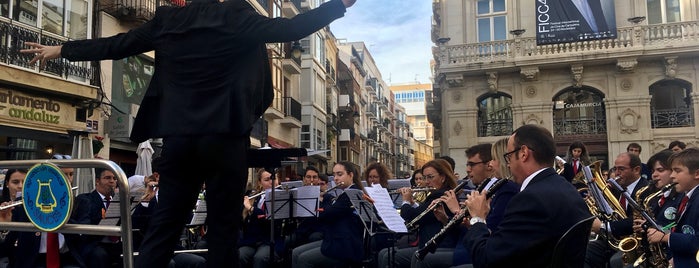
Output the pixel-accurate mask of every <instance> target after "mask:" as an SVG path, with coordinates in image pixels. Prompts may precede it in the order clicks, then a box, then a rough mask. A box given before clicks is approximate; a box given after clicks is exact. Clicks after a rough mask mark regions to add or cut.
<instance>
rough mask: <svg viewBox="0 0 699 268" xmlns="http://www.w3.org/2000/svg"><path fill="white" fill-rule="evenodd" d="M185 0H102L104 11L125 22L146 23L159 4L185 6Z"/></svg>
mask: <svg viewBox="0 0 699 268" xmlns="http://www.w3.org/2000/svg"><path fill="white" fill-rule="evenodd" d="M184 5H185V1H184V0H101V1H100V6H101V7H102V11H104V12H107V13H108V14H110V15H112V16H114V17H116V18H117V19H119V20H121V21H125V22H132V23H145V22H146V21H149V20H150V19H152V18H153V16H155V9H156V8H157V7H159V6H184Z"/></svg>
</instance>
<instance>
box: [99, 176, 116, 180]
mask: <svg viewBox="0 0 699 268" xmlns="http://www.w3.org/2000/svg"><path fill="white" fill-rule="evenodd" d="M101 179H103V180H116V178H115V177H114V176H104V177H102V178H101Z"/></svg>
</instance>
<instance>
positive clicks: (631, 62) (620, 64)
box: [616, 58, 638, 73]
mask: <svg viewBox="0 0 699 268" xmlns="http://www.w3.org/2000/svg"><path fill="white" fill-rule="evenodd" d="M636 65H638V61H637V60H636V58H630V59H618V60H617V61H616V67H617V70H619V72H622V73H630V72H633V71H634V69H636Z"/></svg>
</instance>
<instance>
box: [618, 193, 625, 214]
mask: <svg viewBox="0 0 699 268" xmlns="http://www.w3.org/2000/svg"><path fill="white" fill-rule="evenodd" d="M619 204H620V205H621V208H623V209H624V210H626V196H625V195H624V194H622V195H621V198H619Z"/></svg>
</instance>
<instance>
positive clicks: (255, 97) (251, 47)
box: [61, 0, 345, 142]
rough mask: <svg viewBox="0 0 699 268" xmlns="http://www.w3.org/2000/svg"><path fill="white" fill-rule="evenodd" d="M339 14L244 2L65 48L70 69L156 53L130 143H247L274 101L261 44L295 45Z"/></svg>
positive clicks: (162, 13) (208, 5)
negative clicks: (220, 138) (291, 13)
mask: <svg viewBox="0 0 699 268" xmlns="http://www.w3.org/2000/svg"><path fill="white" fill-rule="evenodd" d="M344 13H345V6H344V4H343V3H342V1H340V0H333V1H330V2H327V3H324V4H322V5H320V7H318V8H316V9H313V10H309V11H307V12H305V13H303V14H299V15H297V16H295V17H293V18H291V19H288V18H269V17H265V16H262V15H260V14H258V13H257V12H256V11H255V9H254V8H253V7H252V6H251V5H250V4H249V3H248V2H247V1H245V0H229V1H225V2H222V3H220V2H218V1H216V0H206V1H194V2H193V3H191V4H190V5H187V6H185V7H171V6H160V7H158V8H157V9H156V11H155V16H154V17H153V19H151V20H150V21H148V22H146V23H145V24H143V25H141V26H139V27H137V28H135V29H132V30H130V31H129V32H127V33H122V34H118V35H115V36H112V37H107V38H99V39H91V40H79V41H68V42H66V43H64V44H63V48H62V51H61V56H62V57H63V58H66V59H68V60H70V61H91V60H105V59H121V58H124V57H127V56H132V55H137V54H141V53H144V52H148V51H152V50H155V52H156V53H155V73H154V74H153V78H152V79H151V81H150V84H149V85H148V89H147V91H146V93H145V94H144V98H143V101H142V102H141V108H140V109H139V111H138V115H137V117H136V121H135V122H134V127H133V130H132V132H131V140H133V141H134V142H141V141H144V140H146V139H148V138H151V137H153V138H154V137H168V136H191V135H211V134H231V135H234V136H244V135H248V133H249V132H250V129H252V125H253V123H254V122H255V121H257V120H258V119H259V117H260V116H261V115H262V114H263V113H264V111H265V110H266V109H267V107H269V105H270V104H271V103H272V100H273V98H274V92H273V89H272V75H271V71H270V62H269V59H268V56H267V48H266V46H265V43H278V42H289V41H294V40H299V39H301V38H303V37H305V36H308V35H309V34H311V33H313V32H316V31H318V30H320V29H321V28H323V27H325V26H326V25H328V24H329V23H330V22H332V21H333V20H335V19H337V18H340V17H342V16H343V15H344Z"/></svg>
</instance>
